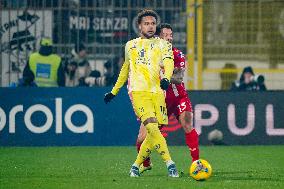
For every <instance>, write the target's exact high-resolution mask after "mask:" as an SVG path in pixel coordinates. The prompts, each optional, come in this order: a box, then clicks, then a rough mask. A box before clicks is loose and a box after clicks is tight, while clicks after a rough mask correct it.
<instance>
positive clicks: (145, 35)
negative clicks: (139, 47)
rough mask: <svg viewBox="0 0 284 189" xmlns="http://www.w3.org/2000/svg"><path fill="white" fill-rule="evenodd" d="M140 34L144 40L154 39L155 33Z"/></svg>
mask: <svg viewBox="0 0 284 189" xmlns="http://www.w3.org/2000/svg"><path fill="white" fill-rule="evenodd" d="M141 34H142V36H144V37H145V38H147V39H150V38H152V37H154V35H155V32H152V33H148V32H142V31H141Z"/></svg>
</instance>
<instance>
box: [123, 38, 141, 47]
mask: <svg viewBox="0 0 284 189" xmlns="http://www.w3.org/2000/svg"><path fill="white" fill-rule="evenodd" d="M140 39H141V38H140V37H138V38H135V39H131V40H129V41H127V43H126V44H125V47H126V48H130V47H132V46H135V45H136V44H137V42H138V41H139V40H140Z"/></svg>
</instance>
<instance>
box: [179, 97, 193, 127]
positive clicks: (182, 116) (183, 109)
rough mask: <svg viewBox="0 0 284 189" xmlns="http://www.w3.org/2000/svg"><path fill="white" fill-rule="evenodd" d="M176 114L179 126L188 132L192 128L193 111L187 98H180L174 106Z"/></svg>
mask: <svg viewBox="0 0 284 189" xmlns="http://www.w3.org/2000/svg"><path fill="white" fill-rule="evenodd" d="M176 114H177V115H176V116H177V118H178V120H179V122H180V124H181V126H182V127H183V128H184V130H185V131H186V132H189V131H190V130H191V129H192V120H193V113H192V106H191V102H190V100H189V99H188V98H182V99H180V101H179V103H178V105H177V107H176Z"/></svg>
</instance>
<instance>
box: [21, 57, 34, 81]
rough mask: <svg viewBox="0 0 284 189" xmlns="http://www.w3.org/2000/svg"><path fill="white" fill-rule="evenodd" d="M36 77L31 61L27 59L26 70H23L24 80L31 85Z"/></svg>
mask: <svg viewBox="0 0 284 189" xmlns="http://www.w3.org/2000/svg"><path fill="white" fill-rule="evenodd" d="M34 79H35V75H34V73H33V72H32V70H31V68H30V64H29V61H27V64H26V66H25V68H24V71H23V80H24V82H25V84H28V85H29V84H31V83H32V82H33V81H34Z"/></svg>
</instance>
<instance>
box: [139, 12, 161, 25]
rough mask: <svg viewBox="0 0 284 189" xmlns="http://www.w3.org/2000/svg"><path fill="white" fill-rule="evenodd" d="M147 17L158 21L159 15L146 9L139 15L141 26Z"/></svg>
mask: <svg viewBox="0 0 284 189" xmlns="http://www.w3.org/2000/svg"><path fill="white" fill-rule="evenodd" d="M145 16H153V17H154V18H155V19H156V21H158V14H157V13H156V12H155V11H153V10H151V9H144V10H142V11H140V12H139V13H138V16H137V17H138V18H137V23H138V24H141V21H142V18H143V17H145Z"/></svg>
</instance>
